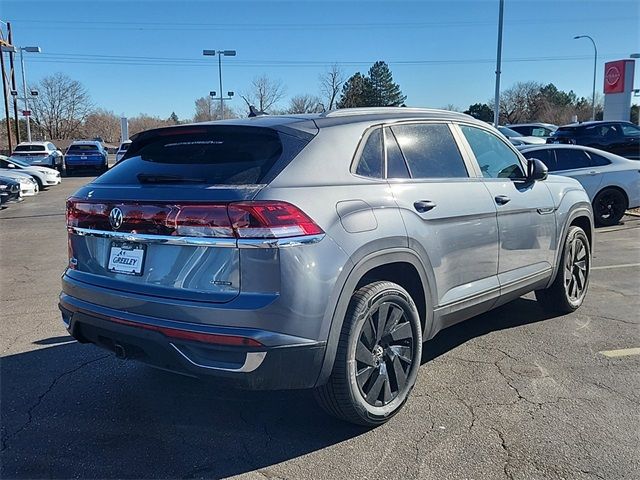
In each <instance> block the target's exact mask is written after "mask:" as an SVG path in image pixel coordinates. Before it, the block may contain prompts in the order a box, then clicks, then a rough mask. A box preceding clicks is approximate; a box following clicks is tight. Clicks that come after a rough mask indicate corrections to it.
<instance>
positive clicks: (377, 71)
mask: <svg viewBox="0 0 640 480" xmlns="http://www.w3.org/2000/svg"><path fill="white" fill-rule="evenodd" d="M368 80H369V82H368V87H369V88H368V92H367V97H368V102H367V103H368V105H370V106H376V107H399V106H401V105H402V104H403V103H404V101H405V100H406V99H407V97H406V95H403V94H402V91H401V90H400V86H399V85H398V84H397V83H394V82H393V75H391V70H389V66H388V65H387V64H386V63H385V62H383V61H377V62H376V63H374V64H373V65H372V66H371V68H370V69H369V76H368Z"/></svg>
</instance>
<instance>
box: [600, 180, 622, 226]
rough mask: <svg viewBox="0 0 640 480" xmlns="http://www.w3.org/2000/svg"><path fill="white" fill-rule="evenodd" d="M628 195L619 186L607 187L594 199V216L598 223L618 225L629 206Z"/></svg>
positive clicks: (601, 224)
mask: <svg viewBox="0 0 640 480" xmlns="http://www.w3.org/2000/svg"><path fill="white" fill-rule="evenodd" d="M628 203H629V202H628V201H627V197H626V196H625V194H624V193H622V192H621V191H620V190H618V189H617V188H605V189H604V190H602V191H601V192H600V193H598V194H597V195H596V197H595V198H594V199H593V216H594V220H595V223H596V225H598V226H601V227H611V226H613V225H618V223H620V219H621V218H622V217H623V216H624V212H625V211H626V210H627V207H628Z"/></svg>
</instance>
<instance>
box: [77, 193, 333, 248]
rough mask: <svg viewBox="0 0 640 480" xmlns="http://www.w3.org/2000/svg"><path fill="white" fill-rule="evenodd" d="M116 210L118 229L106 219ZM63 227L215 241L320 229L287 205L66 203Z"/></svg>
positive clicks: (313, 232) (301, 233)
mask: <svg viewBox="0 0 640 480" xmlns="http://www.w3.org/2000/svg"><path fill="white" fill-rule="evenodd" d="M115 208H118V209H119V210H120V212H121V213H122V217H121V218H120V219H119V223H118V225H115V224H112V223H111V221H110V219H109V215H110V214H111V212H112V210H114V209H115ZM67 227H70V228H73V227H79V228H88V229H93V230H107V231H109V230H115V231H118V232H126V233H140V234H152V235H174V236H183V237H214V238H220V237H222V238H245V239H252V238H253V239H263V238H287V237H299V236H305V235H317V234H321V233H324V232H323V230H322V229H321V228H320V227H319V226H318V225H317V224H316V223H315V222H314V221H313V220H312V219H311V218H309V217H308V216H307V215H306V214H305V213H304V212H303V211H302V210H300V209H299V208H298V207H296V206H294V205H291V204H290V203H287V202H278V201H256V202H253V201H247V202H232V203H221V204H186V205H185V204H182V205H175V204H160V203H149V204H136V203H130V204H120V203H113V202H92V201H87V200H82V199H77V198H69V199H68V200H67Z"/></svg>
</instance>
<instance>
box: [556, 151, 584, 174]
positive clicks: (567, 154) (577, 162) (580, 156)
mask: <svg viewBox="0 0 640 480" xmlns="http://www.w3.org/2000/svg"><path fill="white" fill-rule="evenodd" d="M556 158H557V160H558V170H573V169H576V168H588V167H590V166H591V160H590V159H589V157H588V156H587V154H586V153H585V152H584V151H582V150H574V149H572V148H558V149H557V150H556Z"/></svg>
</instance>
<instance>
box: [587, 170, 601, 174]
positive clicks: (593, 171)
mask: <svg viewBox="0 0 640 480" xmlns="http://www.w3.org/2000/svg"><path fill="white" fill-rule="evenodd" d="M598 173H600V172H596V171H595V170H591V171H590V172H589V175H597V174H598Z"/></svg>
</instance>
